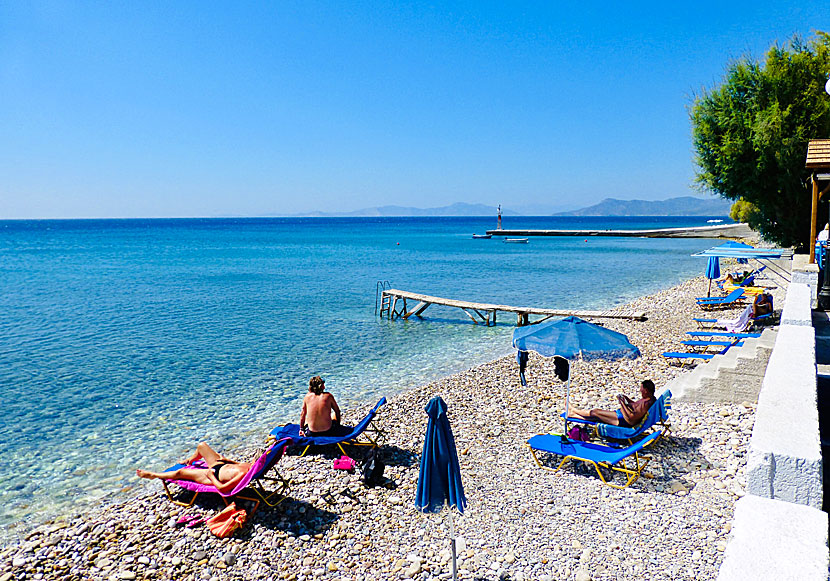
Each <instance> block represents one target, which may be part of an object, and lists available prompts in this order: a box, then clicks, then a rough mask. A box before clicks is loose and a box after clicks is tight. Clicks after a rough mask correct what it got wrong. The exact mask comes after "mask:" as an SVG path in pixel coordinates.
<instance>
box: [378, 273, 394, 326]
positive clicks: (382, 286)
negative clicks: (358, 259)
mask: <svg viewBox="0 0 830 581" xmlns="http://www.w3.org/2000/svg"><path fill="white" fill-rule="evenodd" d="M390 288H392V285H391V284H390V283H389V281H388V280H379V281H377V284H375V316H376V317H377V316H380V318H381V319H382V318H383V315H384V314H386V318H387V319H391V318H392V312H391V311H392V297H390V296H389V295H385V294H383V291H385V290H389V289H390Z"/></svg>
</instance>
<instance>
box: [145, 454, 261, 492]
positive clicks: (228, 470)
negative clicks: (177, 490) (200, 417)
mask: <svg viewBox="0 0 830 581" xmlns="http://www.w3.org/2000/svg"><path fill="white" fill-rule="evenodd" d="M199 459H203V460H204V461H205V464H207V466H208V468H207V470H205V469H204V468H187V467H185V468H179V469H178V470H171V471H169V472H150V471H148V470H141V469H138V470H136V471H135V474H136V476H138V477H139V478H149V479H154V478H158V479H161V480H190V481H191V482H197V483H199V484H205V485H207V486H214V487H216V489H217V490H218V491H219V492H221V493H223V494H227V493H228V492H230V491H232V490H233V489H234V488H235V487H236V485H237V484H239V481H240V480H242V477H243V476H245V474H247V473H248V470H250V469H251V464H250V463H249V462H236V461H234V460H231V459H230V458H225V457H224V456H222V455H221V454H219V453H218V452H216V451H215V450H213V449H211V447H210V446H208V445H207V444H206V443H205V442H201V443H200V444H199V445H198V446H197V447H196V453H195V454H193V456H191V457H190V459H189V460H188V461H187V462H186V463H185V465H186V466H192V465H193V463H194V462H195V461H196V460H199Z"/></svg>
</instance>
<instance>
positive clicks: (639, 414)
mask: <svg viewBox="0 0 830 581" xmlns="http://www.w3.org/2000/svg"><path fill="white" fill-rule="evenodd" d="M640 396H641V399H638V400H637V401H634V400H632V399H631V398H630V397H628V396H626V395H623V394H620V395H618V396H617V401H619V402H620V409H618V410H616V411H611V410H602V409H598V408H594V409H590V410H583V409H579V408H571V409H570V410H569V412H568V415H569V416H571V417H575V418H582V419H584V420H590V421H592V422H601V423H603V424H611V425H612V426H621V427H623V428H630V427H632V426H636V425H637V424H638V423H639V422H640V421H641V420H642V419H643V418H644V417H645V416H646V414H647V413H648V408H650V407H651V406H652V405H653V404H654V402H656V401H657V400H656V399H655V398H654V382H653V381H651V380H650V379H646V380H645V381H643V383H642V384H641V385H640Z"/></svg>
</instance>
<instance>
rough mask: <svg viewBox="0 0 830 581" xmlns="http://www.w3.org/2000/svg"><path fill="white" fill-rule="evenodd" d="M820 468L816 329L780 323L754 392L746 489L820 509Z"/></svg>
mask: <svg viewBox="0 0 830 581" xmlns="http://www.w3.org/2000/svg"><path fill="white" fill-rule="evenodd" d="M807 297H809V295H807ZM787 302H788V306H789V300H788V301H787ZM821 466H822V463H821V445H820V443H819V433H818V404H817V401H816V366H815V333H814V331H813V328H812V327H805V326H800V325H782V326H781V328H780V329H779V331H778V338H777V339H776V342H775V348H774V349H773V351H772V355H771V356H770V360H769V365H767V372H766V374H765V375H764V381H763V383H762V385H761V393H760V394H759V396H758V407H757V409H756V412H755V426H754V427H753V429H752V439H751V440H750V443H749V457H748V458H747V476H746V478H747V492H748V493H750V494H754V495H756V496H763V497H766V498H775V499H778V500H784V501H786V502H795V503H798V504H805V505H807V506H812V507H814V508H821V503H822V482H821Z"/></svg>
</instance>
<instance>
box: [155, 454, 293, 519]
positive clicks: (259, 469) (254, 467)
mask: <svg viewBox="0 0 830 581" xmlns="http://www.w3.org/2000/svg"><path fill="white" fill-rule="evenodd" d="M290 445H291V439H290V438H285V439H282V440H277V441H276V442H274V444H273V445H271V446H270V447H269V448H268V449H267V450H266V451H265V452H264V453H263V454H262V456H260V457H259V458H257V459H256V460H255V461H254V462H253V464H251V468H250V470H248V472H247V473H246V474H245V476H243V477H242V480H240V481H239V484H237V485H236V487H235V488H234V489H233V490H231V491H230V492H227V493H222V492H219V490H217V489H216V487H215V486H209V485H206V484H199V483H198V482H193V481H191V480H162V481H161V483H162V485H163V486H164V491H165V493H167V498H168V499H169V500H170V502H172V503H173V504H178V505H179V506H193V503H194V502H196V497H197V496H199V494H201V493H203V492H209V493H212V494H218V495H220V496H221V497H222V500H223V501H224V503H225V504H226V505H227V504H228V501H227V499H228V498H232V497H236V498H241V499H243V500H250V501H252V502H253V503H254V508H253V510H252V511H251V515H253V514H254V513H255V512H256V510H257V508H259V503H260V502H264V503H265V504H267V505H268V506H276V505H278V504H279V503H280V502H282V501H283V500H285V498H286V497H285V493H286V492H288V485H289V481H288V480H287V479H285V478H283V477H282V476H281V475H280V473H279V472H278V471H276V468H275V465H276V463H277V462H279V460H280V458H282V456H283V454H285V450H286V449H287V448H288V446H290ZM179 468H187V466H185V465H184V464H176V465H175V466H171V467H170V468H168V469H167V470H165V472H172V471H173V470H178V469H179ZM190 468H201V469H204V470H209V468H208V466H207V464H206V463H205V462H204V461H203V460H199V461H197V462H195V463H193V464H192V465H191V466H190ZM272 469H273V470H274V471H275V472H276V475H277V476H276V478H274V477H271V476H266V474H268V472H270V471H271V470H272ZM263 480H268V481H271V482H273V483H276V484H275V486H276V489H275V490H271V491H268V490H266V489H265V488H264V487H263V486H262V482H261V481H263ZM168 484H175V485H176V486H179V487H181V488H184V489H186V490H189V491H191V492H193V497H192V498H191V499H190V501H188V502H182V501H180V500H176V499H175V498H173V494H172V493H171V492H170V488H169V487H168ZM246 489H248V490H249V491H250V493H251V494H252V495H249V496H245V495H243V494H242V493H243V491H244V490H246Z"/></svg>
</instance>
